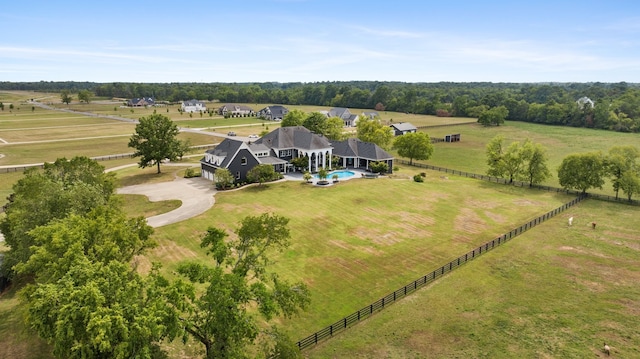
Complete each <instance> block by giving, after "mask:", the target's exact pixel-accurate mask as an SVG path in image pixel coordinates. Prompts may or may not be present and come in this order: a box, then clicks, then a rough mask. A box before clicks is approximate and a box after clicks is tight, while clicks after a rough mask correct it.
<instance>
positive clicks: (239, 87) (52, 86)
mask: <svg viewBox="0 0 640 359" xmlns="http://www.w3.org/2000/svg"><path fill="white" fill-rule="evenodd" d="M0 90H24V91H41V92H56V91H62V90H69V91H71V92H78V91H81V90H90V91H91V92H93V94H95V96H98V97H103V98H122V99H129V98H136V97H153V98H155V99H156V101H168V102H180V101H184V100H190V99H198V100H206V101H219V102H221V103H256V104H257V103H273V104H284V105H317V106H331V107H350V108H363V109H373V110H377V111H385V110H386V111H397V112H406V113H415V114H426V115H436V116H442V117H446V116H457V117H474V118H475V117H479V115H480V114H481V113H482V112H484V111H486V110H488V109H492V108H496V107H500V106H504V107H505V108H506V109H507V110H508V115H507V117H506V119H507V120H512V121H524V122H533V123H543V124H552V125H564V126H574V127H587V128H598V129H606V130H613V131H620V132H640V84H635V83H626V82H620V83H600V82H594V83H490V82H470V83H454V82H438V83H406V82H378V81H347V82H313V83H299V82H294V83H277V82H267V83H124V82H114V83H94V82H73V81H67V82H46V81H41V82H0ZM583 97H586V98H588V99H590V100H591V101H593V103H590V102H584V101H583V102H579V101H578V100H579V99H582V98H583Z"/></svg>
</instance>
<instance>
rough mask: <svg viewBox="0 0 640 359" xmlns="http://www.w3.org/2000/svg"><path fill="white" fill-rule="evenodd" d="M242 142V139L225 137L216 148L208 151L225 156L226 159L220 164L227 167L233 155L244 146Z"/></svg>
mask: <svg viewBox="0 0 640 359" xmlns="http://www.w3.org/2000/svg"><path fill="white" fill-rule="evenodd" d="M242 143H243V142H242V141H238V140H232V139H230V138H225V139H224V140H223V141H222V142H220V144H219V145H217V146H216V148H213V149H210V150H207V153H210V154H212V155H214V156H219V157H225V158H224V161H222V163H221V164H220V167H222V168H227V166H228V165H229V162H230V161H231V159H232V158H233V156H234V155H235V154H236V153H237V152H238V150H239V149H240V147H241V146H242Z"/></svg>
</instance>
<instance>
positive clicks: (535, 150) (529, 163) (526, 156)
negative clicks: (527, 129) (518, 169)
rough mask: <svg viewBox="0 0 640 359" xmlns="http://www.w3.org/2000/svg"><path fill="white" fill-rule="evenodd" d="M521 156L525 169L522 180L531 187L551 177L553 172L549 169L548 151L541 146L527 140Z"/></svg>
mask: <svg viewBox="0 0 640 359" xmlns="http://www.w3.org/2000/svg"><path fill="white" fill-rule="evenodd" d="M521 154H522V157H523V160H524V168H523V169H522V173H521V177H520V178H522V180H524V181H527V182H529V186H533V185H534V184H539V183H542V182H543V181H544V180H546V179H547V178H549V177H550V176H551V171H550V170H549V168H548V167H547V154H546V150H545V148H544V147H543V146H542V145H541V144H539V143H533V142H531V140H529V139H528V138H527V139H526V140H525V141H524V144H523V145H522V152H521Z"/></svg>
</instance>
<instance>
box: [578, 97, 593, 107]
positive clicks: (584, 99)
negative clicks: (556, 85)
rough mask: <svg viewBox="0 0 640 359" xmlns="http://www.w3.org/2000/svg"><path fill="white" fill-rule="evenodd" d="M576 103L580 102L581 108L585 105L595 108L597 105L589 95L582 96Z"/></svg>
mask: <svg viewBox="0 0 640 359" xmlns="http://www.w3.org/2000/svg"><path fill="white" fill-rule="evenodd" d="M576 103H577V104H578V107H580V109H583V108H584V107H585V106H589V108H593V106H595V103H594V102H593V100H591V99H590V98H588V97H587V96H584V97H580V98H579V99H578V101H576Z"/></svg>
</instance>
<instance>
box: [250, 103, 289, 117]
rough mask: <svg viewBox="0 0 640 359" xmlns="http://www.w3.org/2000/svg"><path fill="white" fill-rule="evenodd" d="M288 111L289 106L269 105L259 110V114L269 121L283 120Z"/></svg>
mask: <svg viewBox="0 0 640 359" xmlns="http://www.w3.org/2000/svg"><path fill="white" fill-rule="evenodd" d="M288 113H289V109H288V108H286V107H284V106H280V105H273V106H267V107H265V108H263V109H262V110H260V111H258V113H257V116H258V117H260V118H263V119H265V120H269V121H282V119H283V118H284V116H285V115H286V114H288Z"/></svg>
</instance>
